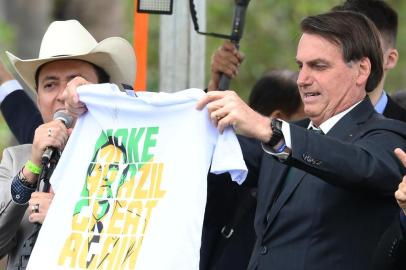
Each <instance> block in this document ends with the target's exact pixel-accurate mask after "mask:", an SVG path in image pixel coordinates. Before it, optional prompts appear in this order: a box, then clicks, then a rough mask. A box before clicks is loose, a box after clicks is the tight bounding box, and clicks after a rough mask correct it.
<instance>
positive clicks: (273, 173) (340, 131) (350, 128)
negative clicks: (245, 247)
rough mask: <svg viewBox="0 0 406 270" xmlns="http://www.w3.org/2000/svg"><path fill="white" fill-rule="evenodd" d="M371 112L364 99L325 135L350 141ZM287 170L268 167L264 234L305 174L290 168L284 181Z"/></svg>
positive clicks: (279, 167)
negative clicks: (281, 187) (279, 190)
mask: <svg viewBox="0 0 406 270" xmlns="http://www.w3.org/2000/svg"><path fill="white" fill-rule="evenodd" d="M373 112H374V108H373V106H372V104H371V102H370V101H369V98H365V99H364V100H363V101H362V102H361V103H360V104H358V105H357V106H356V107H355V108H354V109H353V110H351V111H350V112H349V113H348V114H346V115H345V116H344V117H343V118H341V119H340V121H338V122H337V124H336V125H335V126H334V127H333V128H332V129H331V130H330V131H329V132H328V133H327V134H326V135H327V136H330V137H335V138H339V139H342V140H351V138H352V137H353V135H352V133H353V132H355V131H356V129H358V125H359V124H360V123H363V122H365V121H366V120H367V119H369V118H370V116H371V114H372V113H373ZM308 123H309V122H308V121H301V122H298V123H296V124H298V125H300V126H303V127H307V126H308ZM288 168H289V167H288V166H286V165H284V164H281V163H277V162H272V165H271V167H270V172H269V175H268V177H267V181H268V182H271V183H270V184H269V188H268V189H265V190H267V191H269V193H268V197H267V198H266V204H265V205H266V212H265V213H264V217H265V218H266V221H267V222H266V226H265V230H264V234H266V232H267V231H268V230H269V228H270V227H271V224H272V223H273V222H274V220H275V218H276V217H277V215H278V213H279V211H280V210H281V208H282V207H283V206H284V205H285V203H286V202H287V201H288V199H289V198H290V197H291V195H292V193H293V192H294V191H295V189H296V188H297V186H298V185H299V184H300V182H301V181H302V179H303V178H304V176H305V175H306V174H307V173H306V172H305V171H302V170H299V169H296V168H294V167H291V168H290V170H291V175H290V176H289V179H285V177H286V171H287V170H288ZM273 179H275V181H272V180H273ZM286 180H287V181H286ZM283 181H286V182H285V183H284V184H285V185H284V187H283V190H281V192H280V194H279V197H278V198H277V199H276V201H274V198H275V196H277V191H278V187H279V186H280V185H281V184H283V183H282V182H283Z"/></svg>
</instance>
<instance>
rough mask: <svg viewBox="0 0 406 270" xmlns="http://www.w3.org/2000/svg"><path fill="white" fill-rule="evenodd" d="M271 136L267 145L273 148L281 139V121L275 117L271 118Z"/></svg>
mask: <svg viewBox="0 0 406 270" xmlns="http://www.w3.org/2000/svg"><path fill="white" fill-rule="evenodd" d="M271 129H272V136H271V138H270V139H269V141H268V142H267V143H265V144H266V145H267V146H269V147H272V148H274V147H275V146H276V145H277V144H278V143H279V142H280V141H281V140H282V139H283V133H282V121H281V120H279V119H276V118H272V119H271Z"/></svg>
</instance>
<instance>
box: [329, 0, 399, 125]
mask: <svg viewBox="0 0 406 270" xmlns="http://www.w3.org/2000/svg"><path fill="white" fill-rule="evenodd" d="M333 10H337V11H340V10H344V11H345V10H348V11H354V12H359V13H361V14H363V15H365V16H367V17H368V19H370V20H371V21H372V22H373V23H374V24H375V26H376V27H377V28H378V31H379V33H380V40H381V47H382V52H383V71H384V72H383V77H382V80H381V81H380V82H379V84H378V85H377V86H376V88H375V89H374V90H373V91H371V92H370V93H368V95H369V97H370V99H371V102H372V104H374V106H375V110H376V111H377V112H378V113H381V114H383V115H384V116H386V117H388V118H392V119H396V120H400V121H403V122H406V109H404V108H402V107H401V106H399V105H398V104H397V103H396V102H395V101H393V99H392V98H391V97H390V96H389V95H388V94H387V93H386V91H385V90H384V86H385V81H386V77H387V76H388V73H389V72H390V71H391V70H392V69H394V68H395V67H396V64H397V62H398V59H399V52H398V50H397V49H396V40H397V32H398V14H397V12H396V11H395V10H394V9H393V8H391V7H390V6H389V4H388V3H386V2H384V1H382V0H347V1H345V2H344V3H343V4H342V5H338V6H336V7H334V8H333Z"/></svg>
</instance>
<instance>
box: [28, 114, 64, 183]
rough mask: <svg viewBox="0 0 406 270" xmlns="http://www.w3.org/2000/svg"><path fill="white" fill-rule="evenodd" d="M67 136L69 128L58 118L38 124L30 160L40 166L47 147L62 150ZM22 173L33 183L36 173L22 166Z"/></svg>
mask: <svg viewBox="0 0 406 270" xmlns="http://www.w3.org/2000/svg"><path fill="white" fill-rule="evenodd" d="M68 138H69V130H68V128H66V126H65V124H64V123H62V121H60V120H53V121H51V122H48V123H45V124H42V125H40V126H39V127H38V128H37V129H36V130H35V134H34V140H33V143H32V150H31V162H33V163H34V164H35V165H37V166H41V159H42V155H43V153H44V152H45V150H46V149H47V148H48V147H55V148H56V149H60V150H63V149H64V148H65V145H66V142H67V141H68ZM23 174H24V176H25V177H26V178H27V180H28V181H29V182H30V183H32V184H34V183H35V182H36V181H37V179H38V175H36V174H34V173H32V172H31V171H29V170H28V169H27V168H25V167H24V169H23Z"/></svg>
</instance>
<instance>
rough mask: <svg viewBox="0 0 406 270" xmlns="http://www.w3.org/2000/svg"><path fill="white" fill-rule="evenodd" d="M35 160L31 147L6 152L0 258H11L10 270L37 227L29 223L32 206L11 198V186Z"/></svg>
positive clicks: (1, 168)
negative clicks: (31, 161)
mask: <svg viewBox="0 0 406 270" xmlns="http://www.w3.org/2000/svg"><path fill="white" fill-rule="evenodd" d="M30 156H31V144H24V145H19V146H14V147H9V148H6V149H5V150H4V152H3V157H2V160H1V164H0V258H2V257H4V256H6V255H8V263H7V270H11V269H16V265H18V263H19V258H20V255H19V254H20V253H21V248H22V246H23V243H24V241H25V239H26V238H27V237H28V236H29V235H30V234H31V233H32V231H33V227H34V225H33V224H32V223H30V222H29V221H28V215H29V210H28V209H27V208H28V207H27V206H28V204H26V205H18V204H16V203H15V202H14V201H13V200H12V197H11V191H10V189H11V182H12V180H13V178H14V177H15V176H16V175H17V174H18V172H19V170H21V168H22V167H23V166H24V164H25V162H26V161H27V160H28V159H29V158H30Z"/></svg>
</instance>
